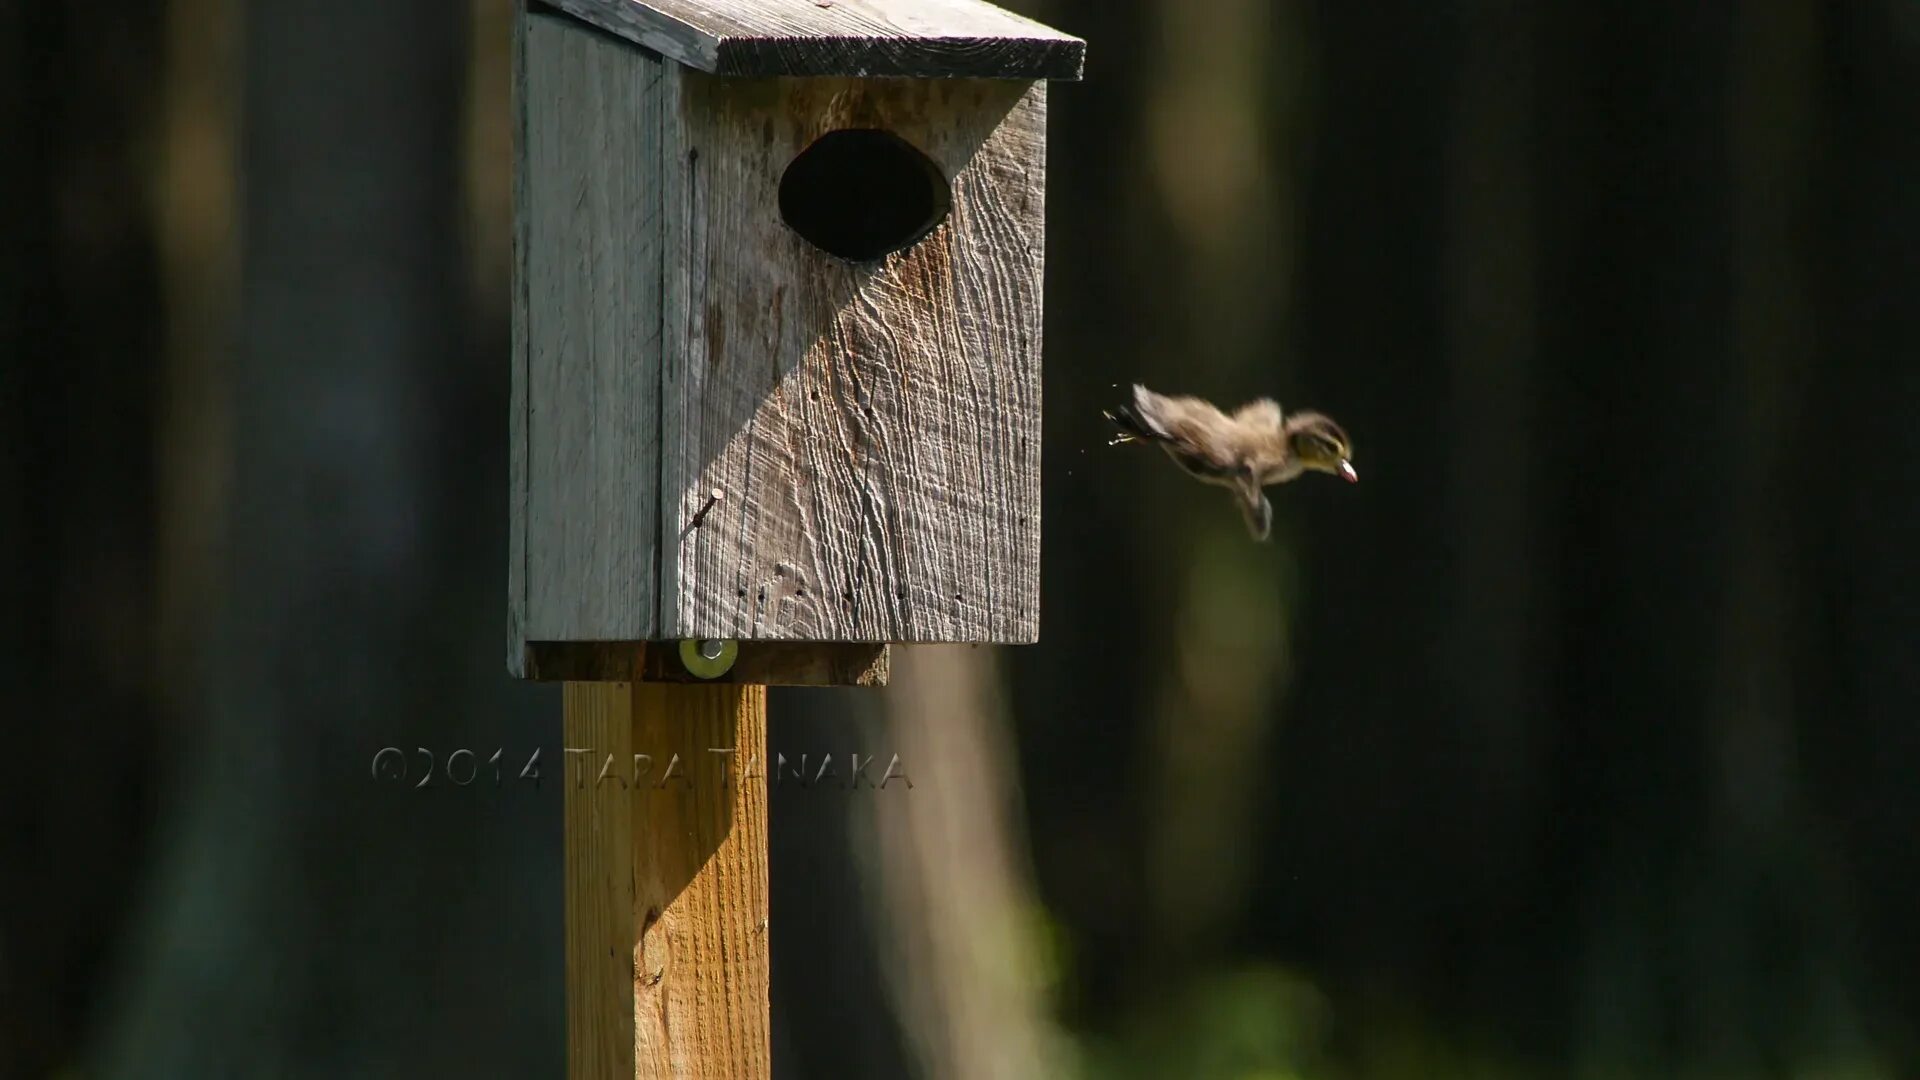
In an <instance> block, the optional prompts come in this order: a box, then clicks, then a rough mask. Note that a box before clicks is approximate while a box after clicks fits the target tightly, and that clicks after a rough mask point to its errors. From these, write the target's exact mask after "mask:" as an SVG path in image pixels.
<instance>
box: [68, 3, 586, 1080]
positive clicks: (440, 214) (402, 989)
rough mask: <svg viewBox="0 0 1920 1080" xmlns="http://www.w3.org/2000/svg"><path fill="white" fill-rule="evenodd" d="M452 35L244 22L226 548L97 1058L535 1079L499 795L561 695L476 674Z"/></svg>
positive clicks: (455, 39)
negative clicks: (170, 796)
mask: <svg viewBox="0 0 1920 1080" xmlns="http://www.w3.org/2000/svg"><path fill="white" fill-rule="evenodd" d="M463 29H464V25H463V21H462V17H461V14H460V11H459V10H458V9H456V8H452V7H448V6H446V5H443V4H433V3H408V4H383V3H372V2H365V0H358V2H349V3H341V4H332V5H328V6H327V7H325V8H324V9H322V8H314V7H311V6H309V5H304V4H298V3H267V4H256V5H251V6H250V7H249V8H248V10H247V12H246V18H245V40H244V52H243V58H242V70H243V71H244V77H243V86H244V109H243V112H244V122H243V129H242V139H241V146H242V149H241V165H242V169H241V172H242V175H243V176H244V177H245V180H246V189H245V192H244V200H243V210H242V212H241V237H242V241H241V242H242V244H243V247H242V250H241V255H240V265H241V267H242V276H241V280H242V281H243V282H244V285H243V287H242V289H241V294H240V298H239V331H238V338H239V349H238V362H237V363H236V364H235V365H234V366H233V368H232V377H233V383H232V386H231V388H230V391H229V393H228V395H227V396H228V399H229V400H230V403H231V404H230V411H231V417H232V420H231V431H232V441H231V444H230V447H229V452H230V454H231V459H230V465H229V468H230V470H231V480H230V482H229V483H228V484H227V485H226V491H227V499H226V506H225V515H224V518H225V521H226V522H227V527H226V539H225V543H224V544H223V545H222V546H223V549H224V550H225V551H226V553H227V556H226V559H225V562H224V564H223V565H222V566H221V573H220V582H219V586H220V588H219V593H220V596H219V602H218V603H217V605H216V606H215V609H214V611H215V614H214V616H213V623H212V626H211V627H210V629H208V630H207V631H206V632H207V638H206V640H205V644H204V646H203V647H201V648H200V649H197V650H194V652H195V653H196V654H197V655H199V656H201V657H204V659H205V670H204V674H203V675H202V676H200V677H198V678H194V679H191V680H189V681H190V683H191V685H192V687H193V697H192V702H191V711H192V713H193V714H194V715H195V717H196V719H198V720H199V721H200V726H199V727H197V729H195V730H193V731H191V732H189V735H190V736H191V737H192V738H191V745H190V747H189V751H190V752H189V756H188V759H187V765H188V770H187V774H186V776H185V777H184V779H183V782H182V787H181V790H180V791H179V792H178V793H177V797H176V798H175V799H174V800H173V801H172V803H171V804H170V805H169V806H168V807H167V810H168V811H169V814H168V817H167V818H166V827H165V833H166V843H165V846H164V849H163V862H162V865H161V869H160V872H159V874H158V876H157V879H156V881H155V882H154V884H153V886H152V889H151V891H150V893H149V894H148V896H147V900H148V904H149V908H148V911H147V913H146V916H145V919H144V920H143V926H142V932H141V934H140V936H139V938H138V939H137V940H136V942H135V944H134V947H133V948H130V949H129V950H127V957H128V964H127V969H128V970H127V972H126V978H125V980H124V983H123V986H122V991H121V995H120V999H119V1001H118V1002H117V1009H116V1011H115V1013H114V1014H113V1016H112V1018H111V1021H110V1024H109V1026H108V1032H107V1034H108V1038H107V1041H106V1043H105V1045H104V1047H103V1050H102V1055H101V1057H102V1062H101V1066H102V1071H103V1072H105V1073H107V1074H110V1075H127V1076H152V1075H218V1074H232V1073H236V1072H245V1073H257V1074H273V1075H286V1076H294V1075H326V1076H331V1075H341V1074H344V1073H353V1074H356V1075H404V1076H414V1075H454V1074H462V1073H469V1072H475V1071H486V1072H495V1071H497V1072H501V1073H511V1074H552V1073H555V1072H557V1071H559V1068H560V1061H561V1053H562V1047H561V1040H560V1024H559V1020H560V1009H561V1002H562V992H561V988H560V985H559V956H560V951H559V903H558V901H559V888H558V882H559V877H558V874H559V866H558V858H557V854H558V852H557V843H556V841H557V830H556V828H555V825H556V822H557V818H558V810H557V799H556V797H555V796H556V790H555V788H554V787H553V786H552V785H551V784H548V785H546V786H543V787H540V788H535V787H533V786H532V785H531V784H529V783H527V782H525V781H522V782H519V783H517V784H516V783H515V782H514V774H515V772H516V771H517V769H518V767H519V763H520V762H521V761H524V760H525V758H526V757H527V756H528V754H529V753H530V752H531V751H532V749H533V748H534V747H535V746H536V745H538V744H539V742H541V741H542V740H541V739H540V738H539V733H540V732H541V731H543V730H551V728H550V723H551V718H552V717H554V716H557V715H558V702H557V700H556V699H555V697H554V695H553V694H552V693H551V690H550V688H543V689H538V690H536V689H523V688H517V687H514V686H513V685H512V684H510V683H509V682H508V680H506V679H505V678H504V677H503V676H502V674H501V673H500V671H499V670H498V665H497V654H498V648H497V647H496V646H497V639H498V631H499V626H500V610H499V608H500V605H499V588H498V583H499V581H500V573H501V567H502V565H504V559H505V542H504V529H505V516H504V513H503V509H504V508H503V506H502V505H501V501H502V493H503V492H504V490H505V488H504V484H505V474H506V465H505V446H504V440H503V439H501V438H500V432H501V428H502V425H501V423H500V418H501V417H502V416H504V414H505V407H506V402H505V396H506V395H505V372H506V367H505V365H504V364H503V363H501V362H500V360H499V357H500V356H501V355H503V352H502V350H503V349H504V347H505V343H504V341H503V340H490V341H487V342H484V343H482V345H483V347H481V348H478V349H476V348H475V346H474V343H473V342H472V341H471V340H470V335H469V332H468V331H467V329H466V325H467V322H466V316H467V306H466V296H467V293H466V280H465V277H464V275H463V273H462V270H463V259H462V254H463V253H462V250H461V245H460V243H459V220H460V211H461V203H460V191H461V187H462V185H461V177H460V174H459V171H458V164H459V160H460V158H459V151H460V143H459V132H460V130H461V126H460V104H459V102H460V93H461V90H462V88H463V86H464V76H465V68H464V59H465V55H466V53H465V48H464V47H465V39H464V36H463ZM499 322H500V321H499V320H497V319H496V320H495V321H494V325H499ZM535 715H538V716H542V717H543V718H545V719H547V721H548V723H549V727H547V728H536V727H534V726H533V725H532V724H531V722H530V720H531V717H532V716H535ZM386 745H394V746H399V747H402V748H405V749H406V750H407V751H408V760H409V766H410V768H412V769H413V770H415V771H416V773H417V771H418V770H419V768H420V763H419V759H418V757H417V755H415V754H413V748H414V747H416V746H424V747H429V748H431V749H432V750H433V752H434V754H435V756H436V762H438V763H442V764H444V763H445V761H446V758H447V755H448V754H449V753H451V751H453V750H454V749H457V748H462V747H465V748H469V749H471V750H472V751H474V752H475V753H476V754H477V756H478V758H479V760H480V761H485V760H486V758H487V756H488V755H489V754H490V753H491V751H492V750H493V749H494V748H495V747H502V746H504V747H505V755H504V756H505V759H506V760H507V762H509V763H510V764H509V765H508V767H507V769H506V770H505V771H506V778H507V779H506V782H505V783H503V784H502V785H501V786H500V787H499V788H493V787H491V786H490V781H485V780H483V781H482V782H480V783H476V784H475V785H474V786H473V787H470V788H464V789H455V788H453V787H452V785H451V784H450V783H448V781H447V778H446V774H445V773H444V772H442V773H440V774H439V775H437V776H436V777H435V778H434V781H433V786H430V787H428V788H426V789H424V790H417V789H414V788H413V787H412V786H411V783H409V784H407V785H405V786H401V785H393V784H383V783H379V782H378V781H376V780H375V779H374V778H372V777H370V776H369V762H370V761H371V759H372V757H373V755H374V753H375V752H376V751H377V750H379V749H380V748H381V747H382V746H386ZM557 756H558V755H557V754H552V755H549V757H548V759H547V760H548V761H549V763H552V762H553V761H555V759H556V758H557ZM482 775H483V776H486V775H487V773H486V770H485V769H484V767H483V771H482ZM411 779H412V778H411V777H410V780H411ZM530 883H532V884H533V886H534V887H529V884H530Z"/></svg>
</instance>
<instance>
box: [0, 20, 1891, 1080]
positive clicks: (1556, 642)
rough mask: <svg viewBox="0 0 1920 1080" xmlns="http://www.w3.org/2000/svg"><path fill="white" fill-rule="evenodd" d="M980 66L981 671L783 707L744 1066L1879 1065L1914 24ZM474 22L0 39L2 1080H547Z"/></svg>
mask: <svg viewBox="0 0 1920 1080" xmlns="http://www.w3.org/2000/svg"><path fill="white" fill-rule="evenodd" d="M1016 6H1017V7H1019V8H1020V9H1021V10H1023V11H1026V12H1028V13H1030V14H1033V15H1035V16H1037V17H1040V18H1042V19H1044V20H1047V21H1049V22H1051V23H1053V24H1054V25H1057V26H1059V27H1061V28H1062V29H1065V30H1068V31H1071V32H1074V33H1077V34H1080V35H1082V36H1084V37H1086V38H1087V39H1088V42H1089V64H1088V78H1087V80H1086V81H1085V82H1083V83H1079V84H1058V85H1056V86H1055V87H1053V88H1052V90H1051V136H1050V168H1049V189H1050V191H1049V194H1050V213H1049V237H1048V288H1047V326H1046V357H1047V359H1046V413H1047V415H1046V424H1047V427H1046V431H1047V439H1048V442H1047V448H1046V481H1045V490H1046V503H1047V505H1046V507H1045V514H1046V522H1047V526H1046V536H1045V566H1044V568H1043V581H1044V589H1045V596H1044V625H1043V643H1042V644H1041V645H1039V646H1036V647H1031V648H1021V649H1001V650H992V649H965V648H960V649H923V650H914V651H910V652H909V651H903V654H902V655H901V656H900V659H899V661H898V662H897V664H896V669H895V670H896V676H895V686H894V687H893V688H892V689H890V690H888V691H886V692H884V693H860V692H853V691H791V692H780V693H777V694H776V695H775V697H774V700H773V703H772V709H771V711H772V716H773V722H772V725H771V728H772V735H771V739H772V742H773V745H774V748H775V749H776V750H785V751H786V752H788V753H792V754H798V753H801V752H811V753H814V754H818V753H821V752H833V753H836V754H840V753H845V752H847V751H857V752H860V753H863V754H866V753H878V754H881V755H882V760H885V756H886V755H890V754H892V753H899V754H900V755H901V757H902V761H903V764H904V766H905V768H906V771H907V772H908V774H909V776H910V777H911V778H912V779H913V780H914V786H913V788H912V789H911V790H902V789H901V788H900V787H899V785H893V786H891V787H890V788H889V789H888V790H887V791H885V792H858V793H855V792H843V791H832V790H817V789H816V790H808V791H799V790H794V789H791V788H784V789H782V790H780V791H777V792H775V793H774V795H773V821H774V841H773V842H774V884H773V890H774V895H773V903H774V919H775V922H774V933H775V935H776V937H775V941H776V952H775V960H774V963H775V973H774V981H775V986H774V1003H773V1007H774V1027H775V1041H776V1053H777V1058H778V1065H779V1071H780V1074H781V1075H786V1076H827V1075H834V1076H847V1075H852V1076H873V1077H891V1076H899V1075H926V1076H942V1077H945V1076H954V1077H975V1076H1034V1077H1040V1076H1047V1077H1051V1076H1063V1075H1067V1076H1070V1075H1076V1074H1083V1075H1087V1076H1142V1077H1144V1076H1183V1077H1369V1076H1382V1077H1398V1076H1409V1077H1424V1076H1466V1075H1472V1076H1483V1077H1509V1076H1511V1077H1523V1076H1559V1075H1570V1074H1577V1075H1585V1076H1609V1077H1611V1076H1665V1075H1676V1074H1685V1075H1692V1076H1703V1077H1704V1076H1711V1077H1746V1076H1821V1077H1834V1076H1847V1077H1869V1076H1899V1075H1912V1074H1913V1073H1914V1072H1915V1071H1916V1069H1920V1036H1916V1030H1917V1029H1916V1027H1915V1022H1916V1019H1920V933H1917V931H1916V925H1917V924H1916V913H1920V873H1916V870H1917V869H1920V844H1916V843H1915V835H1914V834H1915V824H1916V820H1917V819H1916V812H1917V811H1920V805H1917V804H1920V788H1916V785H1915V783H1914V780H1915V763H1916V760H1920V757H1917V755H1920V710H1917V709H1916V706H1920V666H1917V663H1920V657H1916V656H1915V644H1916V640H1920V637H1917V636H1916V630H1920V625H1917V624H1920V588H1917V587H1916V585H1917V582H1916V574H1915V571H1914V569H1913V566H1912V561H1911V558H1912V553H1911V546H1912V541H1913V538H1914V537H1915V536H1916V532H1915V525H1916V518H1917V517H1920V500H1916V493H1920V437H1916V435H1915V434H1913V426H1914V424H1915V419H1914V418H1915V415H1916V411H1917V410H1920V366H1916V364H1915V356H1914V353H1915V350H1916V348H1920V306H1917V305H1916V299H1917V298H1920V293H1916V288H1917V287H1920V8H1916V7H1915V6H1914V5H1913V4H1911V3H1907V2H1902V0H1883V2H1858V3H1836V4H1820V3H1814V2H1812V0H1792V2H1790V0H1777V2H1756V3H1750V4H1743V5H1738V6H1733V5H1724V6H1723V5H1690V4H1668V3H1651V2H1648V3H1629V4H1608V5H1598V4H1590V5H1570V4H1554V5H1518V4H1497V3H1490V2H1485V3H1475V2H1467V3H1453V4H1427V3H1418V4H1414V3H1406V4H1399V3H1396V4H1346V3H1320V4H1295V3H1270V2H1261V0H1213V2H1207V3H1198V2H1194V0H1135V2H1127V3H1120V2H1096V0H1071V2H1070V0H1051V2H1040V0H1034V2H1028V3H1021V4H1017V5H1016ZM509 11H510V7H509V3H508V0H480V2H476V3H472V4H457V3H442V2H436V3H388V2H372V0H336V2H333V3H329V4H325V5H315V4H310V3H295V2H292V0H276V2H261V3H255V4H250V5H242V4H240V3H238V2H237V0H167V2H163V3H154V2H151V0H97V2H93V3H88V4H62V3H41V4H25V3H11V4H6V5H4V6H0V145H4V146H5V148H6V149H5V153H4V160H5V166H4V168H0V240H3V241H4V242H3V243H0V561H4V563H5V565H6V566H7V567H8V570H9V572H8V573H7V575H6V578H5V581H6V586H5V588H6V591H5V593H4V594H3V595H0V600H3V601H4V603H3V604H0V688H3V689H4V699H3V700H4V702H5V703H4V705H0V709H4V711H5V713H6V715H7V716H8V717H9V723H8V724H7V728H6V730H7V732H8V734H9V736H10V737H9V740H8V743H7V750H8V753H7V762H8V767H7V768H6V770H5V774H6V780H5V782H4V783H0V858H3V859H4V861H3V862H0V865H3V866H4V878H0V1076H6V1077H13V1076H23V1077H32V1076H46V1075H68V1076H129V1077H146V1076H169V1077H171V1076H181V1077H200V1076H221V1075H236V1076H239V1075H277V1076H338V1075H362V1076H368V1075H393V1076H455V1075H560V1073H561V1069H562V1062H563V1060H564V1046H563V1037H562V1020H561V1010H562V1002H563V992H562V987H561V950H560V876H559V870H560V862H559V843H560V832H559V796H558V787H557V783H556V778H557V766H558V758H559V754H558V749H559V746H558V742H559V734H558V716H559V696H558V695H559V692H558V690H557V689H556V688H554V687H551V686H529V685H522V684H517V683H514V682H512V681H511V680H509V679H507V678H506V676H505V675H504V673H503V672H502V671H501V666H500V662H499V657H500V643H501V640H502V635H503V624H502V619H503V616H504V611H505V604H504V600H505V596H504V570H505V563H506V550H505V549H506V545H505V536H504V533H505V525H506V520H507V516H506V501H505V498H504V494H505V492H506V487H507V485H506V468H507V463H506V440H505V433H506V418H507V401H506V397H507V365H506V363H505V360H506V353H507V340H506V338H507V334H506V320H507V307H506V302H507V292H506V280H507V244H508V241H507V238H508V235H509V233H508V228H509V222H508V196H507V192H508V169H509V164H508V163H509V153H508V143H507V121H508V99H507V18H508V13H509ZM1135 380H1139V381H1144V382H1146V383H1148V384H1149V385H1153V386H1155V387H1157V388H1163V389H1167V390H1170V391H1183V392H1197V393H1202V394H1208V395H1214V396H1218V397H1220V398H1222V399H1225V400H1229V401H1239V400H1244V399H1246V398H1250V397H1254V396H1259V395H1265V394H1272V395H1274V396H1277V397H1278V398H1279V399H1280V400H1281V402H1282V403H1283V404H1285V405H1290V406H1313V407H1318V408H1321V409H1324V410H1326V411H1328V412H1330V413H1332V414H1333V415H1335V416H1336V417H1337V418H1339V419H1340V421H1341V422H1342V423H1343V424H1344V425H1345V426H1346V427H1347V428H1348V430H1349V431H1350V432H1352V434H1353V435H1354V438H1355V442H1356V446H1357V449H1356V458H1355V460H1356V462H1357V464H1358V466H1359V469H1360V472H1361V475H1362V477H1363V481H1362V483H1361V484H1360V485H1358V486H1357V487H1348V486H1346V485H1343V484H1338V483H1334V482H1332V481H1329V480H1327V479H1326V478H1324V477H1309V478H1307V479H1304V480H1302V481H1300V482H1299V483H1297V484H1295V485H1293V486H1291V487H1288V488H1285V489H1282V490H1280V491H1277V492H1275V495H1276V498H1275V504H1276V511H1277V522H1276V538H1275V541H1274V542H1273V543H1271V544H1268V545H1256V544H1253V543H1250V542H1248V541H1247V540H1246V538H1245V536H1244V533H1243V532H1242V530H1241V525H1240V522H1239V517H1238V515H1237V514H1236V513H1234V511H1233V510H1232V508H1231V506H1230V504H1229V503H1228V502H1227V500H1226V499H1225V498H1223V497H1222V496H1221V495H1220V494H1219V493H1218V492H1213V491H1207V490H1203V489H1201V488H1199V487H1198V486H1195V485H1192V484H1190V483H1189V482H1187V481H1185V480H1184V479H1183V478H1181V477H1180V476H1178V474H1177V473H1175V471H1174V470H1172V469H1171V468H1170V467H1169V466H1167V464H1166V463H1165V462H1164V461H1163V460H1160V459H1159V458H1158V457H1157V456H1156V455H1151V454H1137V453H1132V452H1127V451H1122V450H1111V451H1110V450H1108V449H1107V448H1106V447H1105V446H1104V445H1103V441H1104V432H1103V430H1102V423H1101V421H1100V418H1099V410H1100V408H1101V407H1102V406H1104V405H1107V404H1110V403H1111V402H1113V401H1114V400H1116V399H1117V398H1118V396H1119V395H1120V394H1121V393H1122V392H1123V388H1124V387H1125V386H1126V385H1127V384H1129V383H1131V382H1133V381H1135ZM386 745H396V746H400V747H404V748H412V747H415V746H427V747H432V748H434V749H435V750H436V752H437V753H438V754H439V755H440V756H442V757H444V755H445V754H446V753H448V752H450V751H451V750H453V749H456V748H459V747H467V748H470V749H473V750H475V751H477V752H478V753H479V755H480V757H481V758H482V759H483V760H484V758H485V757H486V756H487V755H488V754H490V753H491V752H492V751H493V750H494V749H503V751H504V753H503V760H504V761H505V762H506V763H507V771H506V776H507V779H506V780H505V781H503V782H502V783H501V784H499V785H498V786H494V785H493V784H492V783H491V782H490V781H485V780H483V781H482V782H480V783H476V784H475V785H474V786H472V787H470V788H465V789H459V788H454V787H452V786H451V785H448V784H444V783H442V784H438V785H436V786H431V787H429V788H427V789H425V790H413V789H411V788H408V787H405V786H402V785H395V784H391V783H380V782H376V781H375V780H373V779H372V778H371V777H370V775H369V761H370V759H371V757H372V755H373V753H374V752H375V751H377V750H378V749H379V748H380V747H382V746H386ZM536 747H541V748H543V750H544V755H545V757H544V760H545V761H546V762H547V763H548V769H547V772H546V777H545V779H544V781H543V782H542V783H540V784H538V785H535V784H533V783H531V782H528V781H519V780H515V778H514V773H515V772H517V770H518V768H519V765H520V764H521V763H523V762H524V760H525V758H526V757H527V756H528V755H530V754H531V753H532V751H533V749H534V748H536ZM483 775H484V774H483Z"/></svg>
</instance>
